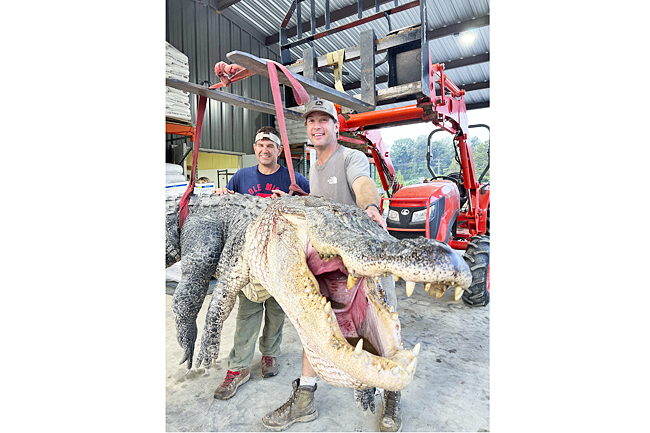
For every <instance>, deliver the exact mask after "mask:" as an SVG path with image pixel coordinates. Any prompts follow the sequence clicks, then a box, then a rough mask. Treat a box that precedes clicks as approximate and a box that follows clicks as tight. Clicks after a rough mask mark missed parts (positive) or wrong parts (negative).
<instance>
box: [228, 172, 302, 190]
mask: <svg viewBox="0 0 650 433" xmlns="http://www.w3.org/2000/svg"><path fill="white" fill-rule="evenodd" d="M257 167H258V166H257V165H256V166H253V167H246V168H242V169H241V170H238V171H237V172H236V173H235V174H234V175H233V177H232V178H230V181H229V182H228V185H226V188H228V189H229V190H231V191H235V192H238V193H240V194H250V195H259V196H260V197H270V196H271V195H273V193H272V192H271V191H273V190H274V189H279V190H281V191H284V192H287V193H288V192H289V186H291V176H289V169H288V168H287V167H285V166H283V165H281V166H280V168H279V169H278V171H276V172H275V173H273V174H262V173H260V171H259V170H258V168H257ZM295 175H296V183H297V184H298V186H299V187H300V188H302V190H303V191H305V192H306V193H309V181H308V180H307V179H306V178H305V176H303V175H302V174H300V173H295Z"/></svg>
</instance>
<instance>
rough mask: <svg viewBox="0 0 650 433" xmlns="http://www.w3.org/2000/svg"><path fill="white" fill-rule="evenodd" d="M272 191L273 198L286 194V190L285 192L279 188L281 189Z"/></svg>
mask: <svg viewBox="0 0 650 433" xmlns="http://www.w3.org/2000/svg"><path fill="white" fill-rule="evenodd" d="M271 192H272V193H273V195H272V196H271V198H272V199H273V198H280V197H282V196H283V195H285V194H286V192H284V191H282V190H279V189H274V190H272V191H271Z"/></svg>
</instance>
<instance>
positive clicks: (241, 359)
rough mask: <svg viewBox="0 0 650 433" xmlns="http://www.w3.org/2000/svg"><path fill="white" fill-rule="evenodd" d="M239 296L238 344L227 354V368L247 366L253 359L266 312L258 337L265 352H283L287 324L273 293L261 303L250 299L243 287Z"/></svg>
mask: <svg viewBox="0 0 650 433" xmlns="http://www.w3.org/2000/svg"><path fill="white" fill-rule="evenodd" d="M237 297H238V298H239V309H238V311H237V322H236V324H235V344H234V346H233V348H232V350H231V351H230V356H229V358H228V369H229V370H233V371H237V370H242V369H244V368H247V367H248V366H249V365H250V363H251V361H252V360H253V355H254V354H255V341H256V340H257V337H258V336H259V334H260V326H261V325H262V317H263V316H264V330H263V331H262V336H261V337H260V339H259V349H260V352H262V355H263V356H273V357H278V356H280V343H282V326H283V325H284V311H283V310H282V307H280V304H278V303H277V301H276V300H275V299H274V298H273V297H269V298H267V299H266V300H264V301H263V302H261V303H259V302H253V301H251V300H249V299H248V298H247V297H246V295H244V292H243V291H240V292H239V293H238V294H237ZM264 310H266V313H264Z"/></svg>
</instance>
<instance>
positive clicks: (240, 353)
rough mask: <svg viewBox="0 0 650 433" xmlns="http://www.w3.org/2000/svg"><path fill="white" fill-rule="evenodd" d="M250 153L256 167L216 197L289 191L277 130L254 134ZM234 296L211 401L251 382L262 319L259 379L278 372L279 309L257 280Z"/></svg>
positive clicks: (300, 183) (306, 186)
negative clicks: (224, 367)
mask: <svg viewBox="0 0 650 433" xmlns="http://www.w3.org/2000/svg"><path fill="white" fill-rule="evenodd" d="M253 150H254V151H255V156H256V157H257V161H258V162H259V164H258V165H256V166H254V167H247V168H242V169H241V170H238V171H237V172H236V173H235V174H234V176H233V177H232V178H231V179H230V181H229V182H228V184H227V185H226V187H225V188H218V189H216V190H215V191H214V193H215V194H232V193H234V192H238V193H241V194H250V195H259V196H261V197H271V196H272V195H273V193H272V191H273V190H281V191H284V192H289V186H290V185H291V177H290V175H289V170H288V169H287V168H286V167H283V166H281V165H279V164H278V156H279V155H280V153H282V142H281V141H280V134H279V133H278V131H277V130H276V129H275V128H273V127H271V126H264V127H262V128H260V129H259V130H258V131H257V133H256V134H255V143H254V144H253ZM290 160H291V158H289V161H290ZM295 175H296V183H297V184H298V186H300V188H302V190H303V191H305V192H306V193H309V182H308V181H307V179H305V177H304V176H303V175H301V174H300V173H295ZM269 200H270V199H269ZM237 297H238V298H239V310H238V311H237V322H236V328H235V343H234V346H233V348H232V350H231V351H230V355H229V358H228V373H227V374H226V378H225V380H224V381H223V383H222V384H221V385H220V386H219V387H218V388H217V389H216V390H215V391H214V398H217V399H220V400H227V399H229V398H231V397H232V396H234V395H235V392H237V388H238V387H239V386H240V385H243V384H244V383H246V382H248V380H249V379H250V370H249V368H248V366H249V365H250V363H251V361H252V360H253V355H254V354H255V341H256V340H257V337H258V336H259V333H260V325H261V323H262V316H265V318H264V331H263V332H262V337H260V339H259V348H260V352H262V377H264V378H267V377H272V376H275V375H277V374H278V372H279V367H278V362H277V357H278V356H279V355H280V343H281V342H282V326H283V325H284V311H282V307H280V304H278V303H277V301H276V300H275V299H274V298H273V297H272V296H271V295H270V294H269V293H268V292H267V291H266V289H264V287H262V285H260V284H259V283H258V282H257V281H255V282H251V283H250V284H249V285H247V286H246V287H245V288H244V289H242V290H241V291H240V292H239V293H238V294H237ZM265 309H266V314H265V315H264V310H265Z"/></svg>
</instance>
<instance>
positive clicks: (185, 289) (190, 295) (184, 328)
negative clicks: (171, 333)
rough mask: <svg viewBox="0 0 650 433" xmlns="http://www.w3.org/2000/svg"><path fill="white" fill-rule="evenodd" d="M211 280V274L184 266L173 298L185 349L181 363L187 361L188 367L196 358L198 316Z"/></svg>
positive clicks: (177, 330)
mask: <svg viewBox="0 0 650 433" xmlns="http://www.w3.org/2000/svg"><path fill="white" fill-rule="evenodd" d="M213 272H214V270H213ZM209 282H210V276H209V274H208V276H207V278H206V277H205V276H203V275H196V274H193V273H191V272H189V273H186V272H185V266H183V274H182V276H181V281H180V283H178V286H177V287H176V290H175V291H174V297H173V299H172V310H173V311H174V316H175V319H176V339H177V340H178V344H179V345H180V346H181V348H182V349H183V350H184V353H183V359H182V360H181V362H180V363H179V364H182V363H184V362H185V361H187V368H188V369H191V368H192V359H193V358H194V344H195V343H196V337H197V327H196V317H197V316H198V314H199V311H200V310H201V306H202V305H203V300H204V299H205V294H206V293H207V291H208V284H209Z"/></svg>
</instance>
